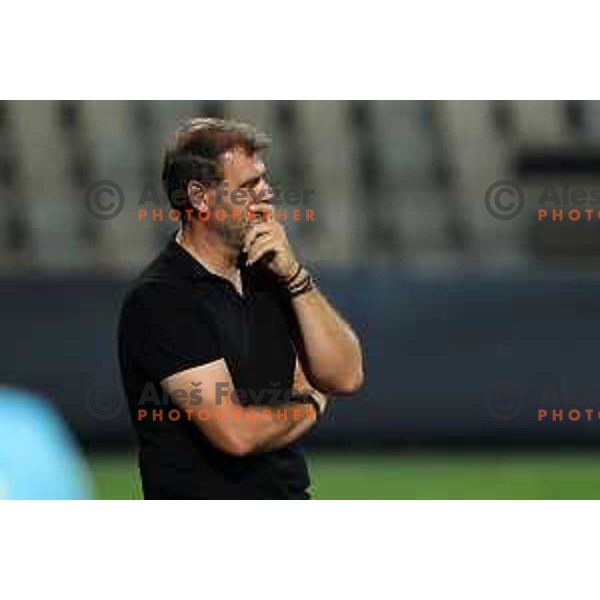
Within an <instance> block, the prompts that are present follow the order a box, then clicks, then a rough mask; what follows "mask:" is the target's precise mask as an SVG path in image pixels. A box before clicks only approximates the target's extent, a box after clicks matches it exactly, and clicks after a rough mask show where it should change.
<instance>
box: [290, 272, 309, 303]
mask: <svg viewBox="0 0 600 600" xmlns="http://www.w3.org/2000/svg"><path fill="white" fill-rule="evenodd" d="M314 289H315V282H314V280H313V278H312V277H311V276H310V275H307V276H306V278H305V279H303V280H302V281H301V282H300V283H299V284H298V285H297V286H296V287H293V288H292V289H288V291H289V293H290V296H291V297H292V298H297V297H298V296H302V295H303V294H307V293H308V292H311V291H312V290H314Z"/></svg>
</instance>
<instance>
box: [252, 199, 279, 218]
mask: <svg viewBox="0 0 600 600" xmlns="http://www.w3.org/2000/svg"><path fill="white" fill-rule="evenodd" d="M250 210H251V211H252V212H254V213H258V214H260V215H261V216H262V217H263V219H268V220H270V219H272V218H273V216H274V213H275V207H274V206H273V205H272V204H268V203H267V202H259V203H258V204H252V205H251V206H250Z"/></svg>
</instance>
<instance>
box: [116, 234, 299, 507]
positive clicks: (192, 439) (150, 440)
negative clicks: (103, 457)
mask: <svg viewBox="0 0 600 600" xmlns="http://www.w3.org/2000/svg"><path fill="white" fill-rule="evenodd" d="M242 282H243V290H244V294H243V296H242V295H240V294H239V293H238V292H237V290H236V289H235V287H234V286H233V284H231V282H229V281H227V280H226V279H224V278H222V277H219V276H217V275H214V274H212V273H210V272H209V271H208V270H206V269H205V268H204V267H203V266H202V265H201V264H200V263H199V262H198V261H196V260H195V259H194V258H193V257H192V256H191V255H190V254H189V253H188V252H187V251H186V250H184V249H183V248H182V247H181V246H180V245H179V244H178V243H177V242H176V241H175V239H174V238H173V239H171V241H170V242H169V244H168V245H167V247H166V248H165V250H164V251H163V252H162V254H160V256H158V258H157V259H156V260H154V262H152V263H151V264H150V265H149V266H148V267H147V268H146V269H145V271H144V272H143V273H142V274H141V275H140V276H139V277H138V278H137V280H136V281H135V282H134V284H133V285H132V287H131V288H130V290H129V292H128V293H127V296H126V298H125V301H124V304H123V307H122V311H121V318H120V323H119V361H120V366H121V376H122V380H123V385H124V387H125V392H126V395H127V398H128V403H129V408H130V413H131V417H132V420H133V424H134V428H135V431H136V434H137V437H138V440H139V465H140V472H141V477H142V484H143V488H144V496H145V497H146V498H149V499H150V498H153V499H158V498H216V499H225V498H248V499H252V498H255V499H259V498H307V497H308V493H307V488H308V485H309V479H308V472H307V468H306V462H305V459H304V455H303V453H302V451H301V450H300V448H299V446H298V445H297V444H292V445H289V446H287V447H285V448H281V449H279V450H275V451H272V452H266V453H261V454H253V455H249V456H244V457H236V456H232V455H229V454H226V453H225V452H222V451H221V450H219V449H218V448H216V447H215V446H214V445H213V444H212V443H211V442H209V441H208V439H207V438H206V437H205V436H204V435H203V433H202V431H201V429H200V428H199V427H198V425H197V424H195V423H194V422H192V421H190V420H188V419H184V418H180V419H179V420H175V419H171V418H168V415H169V411H172V410H178V409H177V407H176V405H175V404H173V402H172V400H171V399H170V398H169V397H168V395H166V394H164V393H163V392H162V389H161V387H160V381H161V380H162V379H164V378H165V377H168V376H169V375H173V374H174V373H177V372H179V371H183V370H185V369H189V368H191V367H195V366H199V365H203V364H206V363H209V362H212V361H214V360H217V359H220V358H224V359H225V361H226V362H227V366H228V368H229V371H230V373H231V375H232V378H233V383H234V385H235V387H236V388H237V389H240V390H243V391H244V394H245V395H246V397H245V402H246V403H249V404H252V403H257V404H258V403H260V402H263V401H264V398H265V396H264V394H263V396H262V399H261V400H256V399H258V398H261V396H260V390H265V389H267V390H272V389H279V390H289V389H290V388H291V386H292V381H293V376H294V366H295V359H296V351H295V346H294V342H293V340H294V339H295V336H296V335H297V323H296V322H295V319H294V315H293V311H292V308H291V306H290V304H289V300H288V299H286V298H285V296H284V295H283V294H282V293H281V291H280V288H279V286H277V284H276V281H275V280H274V278H273V277H272V276H271V275H270V274H269V273H268V272H267V271H266V270H265V269H264V268H262V267H259V266H257V267H251V268H242ZM199 389H201V387H200V388H199ZM253 391H254V395H253ZM276 396H277V394H273V393H270V396H269V397H270V402H271V404H273V399H275V400H274V403H278V400H277V399H276ZM242 397H243V396H242ZM279 397H280V398H281V402H285V400H286V398H285V394H283V393H282V394H280V396H279ZM159 403H160V404H159ZM140 408H143V409H145V410H146V411H147V413H148V416H145V417H143V418H142V417H141V416H140V414H141V413H140V412H139V409H140ZM153 410H156V411H159V412H160V414H162V417H163V418H162V419H159V418H151V417H152V416H154V415H158V414H159V413H153ZM175 414H176V413H171V416H173V415H175Z"/></svg>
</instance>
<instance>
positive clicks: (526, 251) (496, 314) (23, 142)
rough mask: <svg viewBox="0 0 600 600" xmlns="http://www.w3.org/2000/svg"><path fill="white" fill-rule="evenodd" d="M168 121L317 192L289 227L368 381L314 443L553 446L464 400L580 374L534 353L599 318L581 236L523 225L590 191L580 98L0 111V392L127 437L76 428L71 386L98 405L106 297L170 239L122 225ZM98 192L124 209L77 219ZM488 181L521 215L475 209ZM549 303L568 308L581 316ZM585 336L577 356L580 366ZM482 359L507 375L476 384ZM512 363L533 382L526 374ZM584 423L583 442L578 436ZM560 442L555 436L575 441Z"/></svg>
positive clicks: (599, 117) (590, 233)
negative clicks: (108, 190)
mask: <svg viewBox="0 0 600 600" xmlns="http://www.w3.org/2000/svg"><path fill="white" fill-rule="evenodd" d="M188 116H225V117H234V118H238V119H241V120H247V121H250V122H253V123H254V124H256V125H257V126H258V127H259V128H261V129H263V130H265V131H267V132H268V133H269V134H271V136H272V139H273V145H272V148H271V150H270V152H269V155H268V162H269V166H270V170H271V173H272V181H273V183H274V184H275V185H277V186H283V187H286V188H304V189H307V188H310V189H314V190H316V194H315V197H314V198H315V199H314V201H313V202H311V206H310V208H313V209H314V210H315V214H316V221H315V222H314V223H313V222H304V221H299V222H293V221H291V222H289V224H288V228H289V230H290V232H291V237H292V239H293V240H294V242H295V244H296V246H297V247H298V249H299V252H300V254H301V255H302V256H303V257H304V258H305V260H307V261H308V262H309V263H311V264H312V265H314V267H315V268H316V270H317V272H318V273H319V274H320V275H321V279H322V283H323V286H324V287H325V288H326V289H327V290H328V291H330V293H331V294H332V295H333V296H334V298H335V299H336V301H337V302H338V303H339V305H340V306H342V307H343V309H344V311H345V313H346V314H348V316H349V317H350V318H351V320H352V322H353V323H354V324H355V325H356V327H357V329H359V330H360V331H361V333H362V334H363V335H364V337H365V339H366V340H367V344H366V352H367V375H368V383H367V387H366V388H365V391H364V392H363V393H361V396H362V397H363V398H365V400H368V402H365V403H361V402H360V399H359V400H357V404H356V405H355V406H356V408H355V409H353V410H350V408H345V407H344V408H340V409H339V414H340V417H339V418H338V420H337V421H336V422H332V423H330V424H328V425H326V426H324V427H323V428H322V430H321V431H319V432H317V434H316V437H317V439H321V440H322V441H327V440H334V439H335V440H336V441H344V440H346V441H348V440H352V439H359V438H360V439H364V440H365V441H368V442H369V443H374V442H376V441H377V440H378V439H381V440H383V439H385V441H388V442H390V441H391V442H393V441H398V442H399V443H403V442H409V443H418V442H419V441H424V442H427V443H430V442H435V441H436V440H441V441H443V440H455V441H461V440H465V441H472V442H476V443H479V442H481V441H482V440H484V438H486V435H487V434H489V435H488V436H487V437H488V438H489V439H492V438H493V439H497V438H501V437H502V436H504V437H505V438H506V439H508V440H511V439H515V438H514V436H515V435H516V436H519V435H520V436H521V437H522V438H523V439H524V440H528V439H532V436H531V435H530V434H531V433H532V431H533V432H534V434H535V435H533V438H535V439H538V438H540V437H541V438H544V435H552V433H543V431H542V429H541V428H540V427H539V425H540V424H539V423H535V422H532V421H531V419H530V417H531V414H532V411H529V413H528V412H527V410H525V411H523V413H522V414H521V415H520V417H515V418H514V419H511V420H504V421H502V420H498V419H495V420H494V418H492V419H491V420H490V414H489V411H488V413H485V402H484V400H483V397H482V394H483V393H484V392H485V386H486V385H488V384H489V385H492V384H494V383H495V382H497V381H498V380H499V379H500V380H502V381H509V382H510V381H512V380H514V381H512V383H514V384H515V385H517V386H520V389H524V390H525V392H527V393H528V390H529V391H530V390H532V389H538V388H539V387H540V386H541V385H543V378H544V377H548V376H549V374H552V373H554V374H556V373H557V369H560V373H562V374H564V375H565V377H566V378H567V379H569V378H574V379H573V381H574V380H575V378H576V375H577V377H579V376H580V375H581V374H582V373H583V372H587V370H584V371H581V369H582V366H581V365H582V363H581V360H571V361H569V360H568V359H565V357H564V356H562V355H561V354H560V353H558V354H557V353H556V352H554V348H553V347H552V343H553V342H554V343H556V344H558V345H560V344H562V343H569V344H571V343H576V342H577V339H576V338H574V337H573V332H575V331H580V330H579V328H580V327H584V326H586V327H588V329H587V331H592V330H594V331H595V329H594V328H596V327H598V323H599V322H600V319H599V318H598V315H597V314H596V312H595V311H594V310H593V309H591V308H590V306H592V305H593V301H592V299H595V298H596V295H597V293H598V291H600V285H599V284H598V283H597V279H598V277H597V275H598V272H599V270H598V268H597V263H596V257H598V256H600V252H599V250H600V244H599V243H598V242H599V240H600V236H598V235H597V234H598V222H592V223H589V224H584V223H563V224H560V223H537V222H536V219H535V213H536V208H537V205H536V203H535V201H532V200H531V199H532V198H534V197H535V195H536V194H539V190H540V186H541V185H543V183H544V182H545V181H547V180H548V179H550V178H553V179H556V180H558V181H563V180H565V178H568V181H569V182H571V183H573V184H578V183H579V182H583V185H586V186H588V187H589V186H590V185H593V183H594V182H595V181H596V182H600V173H598V171H599V168H600V158H598V156H600V154H599V152H598V148H600V145H599V144H598V142H599V141H600V102H578V101H515V102H504V101H503V102H494V101H449V102H441V101H439V102H438V101H376V102H370V101H339V102H338V101H336V102H323V101H307V102H292V101H273V102H267V101H265V102H263V101H195V102H194V101H181V102H172V101H160V102H159V101H130V102H126V101H114V102H113V101H110V102H107V101H102V102H92V101H86V102H78V101H62V102H60V101H49V102H39V101H35V102H28V101H25V102H0V207H1V208H0V275H1V277H0V290H1V291H2V294H1V296H0V325H1V326H2V331H3V332H4V334H5V340H8V343H5V344H4V347H3V349H2V351H1V353H2V367H1V368H0V382H5V383H15V384H19V385H25V386H30V387H32V388H34V389H37V390H39V391H41V392H43V393H45V394H50V395H51V396H52V397H53V398H54V400H55V402H56V403H57V404H58V405H59V407H60V409H61V411H62V412H63V414H64V415H65V416H66V418H67V419H68V420H69V421H70V422H71V423H72V424H73V425H74V426H75V428H76V429H77V431H78V432H79V434H80V436H81V437H83V438H85V439H93V440H95V441H98V440H100V441H102V440H104V441H106V440H109V441H115V440H121V439H127V436H128V427H127V419H126V416H125V414H124V412H123V414H120V415H117V416H116V417H115V418H114V419H112V420H104V421H103V420H101V419H97V418H94V417H93V416H91V415H90V414H89V411H88V410H87V409H86V407H85V403H84V402H83V400H82V397H83V396H84V391H82V390H87V389H89V387H90V386H93V385H94V384H95V382H97V381H99V380H101V381H106V382H107V385H109V386H114V387H115V389H117V384H116V367H115V357H114V343H113V336H114V330H113V327H114V319H115V316H116V311H117V308H118V303H119V300H120V296H121V294H122V291H123V289H124V286H125V285H126V282H127V280H128V279H129V278H130V277H131V275H132V273H134V272H135V271H136V270H138V269H139V268H141V267H142V266H143V265H144V264H145V263H146V262H147V261H148V260H149V259H150V258H151V257H152V256H153V255H154V254H155V253H156V252H157V251H158V250H159V248H160V247H161V246H162V244H163V243H164V241H165V239H166V237H167V236H168V234H169V232H171V231H173V230H174V229H175V224H174V223H171V222H169V221H164V222H159V221H155V222H152V221H150V220H146V221H142V222H140V221H138V219H137V209H138V208H139V207H138V200H139V198H140V195H141V193H142V190H143V189H144V187H145V186H146V185H148V184H150V185H153V186H155V189H158V185H159V174H160V160H161V148H162V146H163V143H164V141H165V140H166V139H167V138H168V136H169V135H170V134H171V133H172V132H173V130H174V129H175V127H176V126H177V124H178V123H179V122H181V120H182V119H183V118H185V117H188ZM597 155H598V156H597ZM569 164H570V165H575V166H574V167H573V168H571V169H570V170H569V168H565V165H569ZM586 165H587V166H586ZM567 171H568V172H567ZM102 179H107V180H111V181H115V182H117V183H118V184H119V186H120V187H121V188H122V189H123V191H124V193H125V198H126V203H125V208H124V210H123V211H122V213H121V214H120V215H119V216H118V217H117V218H115V219H113V220H110V221H102V220H98V219H95V218H94V217H93V216H92V215H90V214H89V213H88V212H87V211H86V208H85V203H84V197H85V193H86V190H87V189H88V188H89V186H90V185H91V184H92V183H93V182H94V181H97V180H102ZM497 180H516V181H518V182H519V183H521V184H522V186H523V187H524V189H525V192H526V198H527V202H526V205H525V209H524V211H523V214H522V215H520V217H519V218H514V219H511V220H500V219H495V218H494V217H493V216H492V215H490V213H489V212H488V211H487V209H486V206H485V203H484V201H483V198H484V196H485V193H486V190H487V189H488V187H489V186H490V185H491V184H492V183H493V182H495V181H497ZM580 290H583V291H581V292H580ZM428 294H431V295H433V297H430V296H429V295H428ZM548 294H550V295H558V296H559V297H562V296H563V295H564V294H566V295H568V296H569V298H571V300H572V302H576V303H580V304H576V306H580V305H581V307H582V310H581V311H578V310H575V309H574V310H571V308H572V305H569V306H568V307H567V308H565V307H564V306H563V305H561V303H560V302H557V301H555V300H556V299H555V300H554V301H553V300H552V299H551V298H549V296H548ZM569 294H570V295H569ZM560 311H563V312H560ZM565 311H566V312H565ZM536 315H537V317H536ZM515 319H516V322H517V325H519V326H520V327H521V328H519V327H518V326H517V325H515ZM527 319H529V320H530V322H532V323H537V327H535V328H527V326H526V323H527ZM433 323H435V327H433V326H432V324H433ZM500 324H502V326H500ZM507 330H510V331H511V333H512V334H513V336H514V337H512V338H511V339H510V340H507V338H506V335H507V333H506V332H507ZM484 331H485V335H483V334H482V333H481V332H484ZM450 335H451V336H452V339H451V340H450V337H449V336H450ZM486 336H487V337H486ZM519 336H520V337H519ZM527 336H529V337H527ZM540 340H543V343H540V344H537V342H539V341H540ZM586 340H587V341H586ZM593 341H594V340H593V339H592V338H590V336H589V335H587V336H586V337H585V339H584V340H583V341H582V342H581V343H582V344H586V343H587V344H589V351H590V352H591V343H592V342H593ZM509 342H510V343H509ZM532 343H533V344H534V345H535V352H537V355H535V356H532V355H531V352H532V346H531V344H532ZM498 344H500V346H499V345H498ZM457 347H458V348H463V349H464V348H469V351H468V352H466V354H465V353H463V354H461V352H462V351H458V350H456V348H457ZM499 347H501V348H502V352H503V354H502V356H503V358H502V360H503V361H505V362H504V365H505V366H504V368H503V369H500V371H499V372H493V373H492V372H490V371H489V367H490V365H491V364H495V363H494V361H495V360H497V359H498V355H497V354H496V352H497V351H498V348H499ZM15 349H16V351H15ZM428 350H430V353H429V355H428ZM413 351H414V353H416V354H412V355H411V352H413ZM580 356H583V354H581V355H580ZM459 357H462V358H459ZM398 360H400V364H398ZM457 360H464V361H466V362H464V363H460V364H456V362H455V361H457ZM528 361H533V363H535V365H537V366H535V365H534V366H532V368H531V370H528V369H527V368H525V367H526V366H527V365H528ZM552 361H554V362H552ZM584 362H585V363H586V365H587V363H588V361H586V360H584ZM403 365H405V366H407V367H409V373H408V374H405V373H404V371H403V368H402V367H403ZM449 365H454V366H455V367H456V369H457V370H456V371H455V372H454V375H452V372H451V371H449V370H448V369H449ZM542 365H543V366H544V368H542ZM588 366H590V368H591V365H588ZM432 369H434V371H433V373H432ZM473 369H476V370H477V373H478V374H479V375H477V376H474V375H473ZM373 374H375V375H374V376H373ZM405 375H406V376H405ZM590 377H591V375H590ZM432 378H433V381H432ZM398 379H400V380H398ZM436 379H437V381H436ZM533 379H535V381H534V380H533ZM578 381H580V382H581V379H579V380H578ZM585 382H587V383H588V384H589V385H588V386H587V387H590V385H594V382H593V379H592V378H589V380H585V377H584V383H585ZM482 389H483V392H482ZM115 393H118V392H115ZM599 396H600V394H599ZM449 403H454V404H452V406H455V407H456V410H450V409H449V408H448V406H449ZM526 406H529V407H530V408H531V402H529V404H527V405H526ZM390 407H393V408H390ZM460 407H462V408H460ZM599 407H600V406H599ZM388 410H389V412H387V413H386V411H388ZM482 410H484V413H482V412H481V411H482ZM436 411H437V412H436ZM350 413H352V414H350ZM343 415H347V416H343ZM432 415H436V416H432ZM384 416H386V418H384ZM593 425H594V424H593V423H592V424H590V426H588V430H589V432H590V433H589V435H588V436H587V438H586V439H595V438H594V435H593V432H592V430H591V429H590V427H591V426H593ZM595 425H596V426H597V425H600V422H598V423H596V424H595ZM559 429H560V428H559V427H557V428H555V429H554V433H555V434H556V435H558V434H557V432H558V431H559ZM562 430H563V432H562V433H561V434H560V435H561V436H562V437H563V438H565V439H568V440H571V441H573V440H575V439H576V438H577V436H579V435H580V434H581V432H582V428H580V429H579V430H578V432H577V431H575V429H573V428H571V430H570V431H571V432H572V433H569V432H568V431H567V433H565V431H566V429H565V428H564V427H562ZM544 431H547V430H544ZM378 432H380V433H381V435H379V434H378ZM485 432H487V434H486V433H485ZM538 434H539V435H538ZM565 436H566V437H565ZM584 437H585V436H584Z"/></svg>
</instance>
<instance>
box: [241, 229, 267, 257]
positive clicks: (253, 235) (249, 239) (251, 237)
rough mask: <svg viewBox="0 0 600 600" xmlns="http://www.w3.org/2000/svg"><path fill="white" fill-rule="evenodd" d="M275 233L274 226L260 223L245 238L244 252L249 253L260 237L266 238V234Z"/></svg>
mask: <svg viewBox="0 0 600 600" xmlns="http://www.w3.org/2000/svg"><path fill="white" fill-rule="evenodd" d="M269 233H273V226H272V225H271V224H269V223H259V224H257V225H252V227H250V229H249V230H248V233H247V234H246V237H245V238H244V252H247V251H248V248H250V246H251V245H252V244H253V243H254V242H255V240H256V239H257V238H258V237H261V236H264V235H265V234H269Z"/></svg>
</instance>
